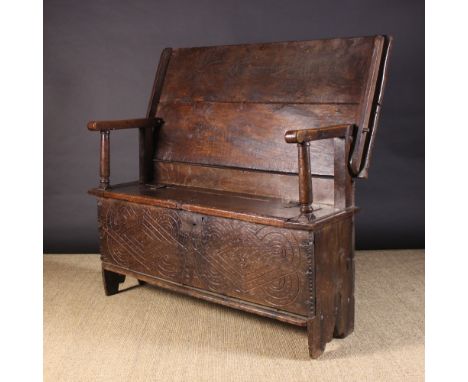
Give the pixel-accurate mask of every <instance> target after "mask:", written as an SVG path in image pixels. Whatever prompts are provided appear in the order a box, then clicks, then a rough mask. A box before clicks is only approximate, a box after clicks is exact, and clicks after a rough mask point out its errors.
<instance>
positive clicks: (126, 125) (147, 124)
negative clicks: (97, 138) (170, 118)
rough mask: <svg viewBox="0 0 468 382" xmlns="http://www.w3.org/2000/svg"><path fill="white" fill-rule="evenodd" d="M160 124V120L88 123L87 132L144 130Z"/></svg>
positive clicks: (145, 119) (142, 119)
mask: <svg viewBox="0 0 468 382" xmlns="http://www.w3.org/2000/svg"><path fill="white" fill-rule="evenodd" d="M161 123H162V119H161V118H140V119H123V120H121V121H90V122H88V130H91V131H103V130H121V129H145V128H151V127H157V126H159V125H160V124H161Z"/></svg>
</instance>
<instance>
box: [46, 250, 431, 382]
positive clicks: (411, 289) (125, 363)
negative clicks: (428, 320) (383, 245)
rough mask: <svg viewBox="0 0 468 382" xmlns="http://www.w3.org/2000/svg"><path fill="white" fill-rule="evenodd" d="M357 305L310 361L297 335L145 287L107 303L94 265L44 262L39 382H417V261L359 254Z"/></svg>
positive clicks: (420, 316)
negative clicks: (344, 326)
mask: <svg viewBox="0 0 468 382" xmlns="http://www.w3.org/2000/svg"><path fill="white" fill-rule="evenodd" d="M135 284H136V282H135V280H133V279H128V278H127V281H126V283H125V285H124V286H132V285H135ZM356 304H357V306H356V327H355V332H354V334H352V335H351V336H349V337H348V338H346V339H342V340H339V339H338V340H337V339H335V340H334V341H333V342H331V343H329V344H328V346H327V349H326V352H325V354H324V355H323V356H322V358H321V359H319V360H318V361H313V360H310V359H309V356H308V352H307V337H306V333H305V331H304V330H302V329H300V328H296V327H293V326H289V325H286V324H282V323H279V322H276V321H273V320H269V319H264V318H260V317H256V316H254V315H251V314H248V313H242V312H238V311H235V310H231V309H228V308H224V307H220V306H217V305H214V304H210V303H207V302H203V301H199V300H196V299H193V298H189V297H184V296H180V295H177V294H174V293H171V292H167V291H164V290H161V289H156V288H153V287H150V286H144V287H134V288H130V289H128V290H126V291H124V292H122V293H119V294H117V295H115V296H112V297H105V296H104V292H103V288H102V285H101V274H100V263H99V257H98V256H96V255H46V256H44V380H45V381H67V382H72V381H97V382H99V381H113V382H118V381H132V382H133V381H190V382H191V381H210V382H211V381H281V382H287V381H294V382H299V381H308V382H309V381H421V380H423V378H424V377H423V376H424V252H423V251H372V252H358V253H357V256H356Z"/></svg>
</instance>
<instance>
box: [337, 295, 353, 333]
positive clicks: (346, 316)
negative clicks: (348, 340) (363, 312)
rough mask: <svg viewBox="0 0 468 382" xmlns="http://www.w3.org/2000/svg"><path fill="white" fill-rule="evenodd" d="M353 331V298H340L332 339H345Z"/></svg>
mask: <svg viewBox="0 0 468 382" xmlns="http://www.w3.org/2000/svg"><path fill="white" fill-rule="evenodd" d="M353 331H354V296H346V295H345V296H341V302H340V304H339V305H338V316H337V318H336V324H335V330H334V332H333V337H335V338H345V337H347V336H348V335H350V334H351V333H352V332H353Z"/></svg>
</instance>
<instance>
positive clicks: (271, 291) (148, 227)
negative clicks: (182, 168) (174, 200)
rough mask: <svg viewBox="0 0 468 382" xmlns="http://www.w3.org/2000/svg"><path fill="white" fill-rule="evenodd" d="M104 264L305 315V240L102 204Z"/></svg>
mask: <svg viewBox="0 0 468 382" xmlns="http://www.w3.org/2000/svg"><path fill="white" fill-rule="evenodd" d="M101 203H102V204H101V205H100V208H99V219H100V230H101V252H102V259H103V261H105V262H108V263H112V264H116V265H119V266H122V267H125V268H129V269H131V270H134V271H137V272H142V273H145V274H147V275H152V276H157V277H161V278H163V279H166V280H170V281H174V282H177V283H180V284H184V285H189V286H192V287H196V288H201V289H204V290H208V291H211V292H215V293H220V294H224V295H226V296H231V297H236V298H240V299H242V300H246V301H250V302H254V303H258V304H262V305H266V306H270V307H274V308H278V309H281V310H286V311H289V312H293V313H298V314H303V315H307V314H308V307H309V296H310V293H309V287H310V285H309V283H308V281H307V275H306V272H307V270H308V265H309V264H310V263H309V262H308V260H307V256H306V252H307V250H308V249H310V246H311V245H312V243H310V233H308V232H305V231H296V230H287V229H281V228H276V227H270V226H264V225H259V224H253V223H247V222H243V221H238V220H233V219H225V218H217V217H211V216H204V215H200V214H194V213H189V212H185V211H180V210H171V209H164V208H158V207H152V206H144V205H139V204H134V203H128V202H119V201H114V200H110V199H103V200H102V202H101Z"/></svg>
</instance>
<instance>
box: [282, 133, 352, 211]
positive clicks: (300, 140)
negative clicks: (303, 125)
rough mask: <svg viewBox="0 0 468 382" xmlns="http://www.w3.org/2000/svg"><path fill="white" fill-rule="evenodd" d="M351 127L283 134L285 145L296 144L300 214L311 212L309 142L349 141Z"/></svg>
mask: <svg viewBox="0 0 468 382" xmlns="http://www.w3.org/2000/svg"><path fill="white" fill-rule="evenodd" d="M352 127H353V125H349V124H344V125H336V126H327V127H320V128H314V129H305V130H289V131H286V133H285V134H284V139H285V141H286V142H287V143H296V144H297V150H298V172H299V204H300V207H301V213H304V214H307V213H311V212H312V202H313V193H312V176H311V167H310V148H309V143H310V142H311V141H317V140H321V139H331V138H345V139H346V140H347V139H349V137H350V134H351V129H352Z"/></svg>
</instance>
